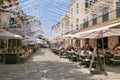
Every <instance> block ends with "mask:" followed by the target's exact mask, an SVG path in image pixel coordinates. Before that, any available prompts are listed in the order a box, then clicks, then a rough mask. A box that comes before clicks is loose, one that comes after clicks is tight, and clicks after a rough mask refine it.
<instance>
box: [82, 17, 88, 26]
mask: <svg viewBox="0 0 120 80" xmlns="http://www.w3.org/2000/svg"><path fill="white" fill-rule="evenodd" d="M83 22H84V23H83V28H86V27H88V25H89V23H88V17H86V18H84V20H83Z"/></svg>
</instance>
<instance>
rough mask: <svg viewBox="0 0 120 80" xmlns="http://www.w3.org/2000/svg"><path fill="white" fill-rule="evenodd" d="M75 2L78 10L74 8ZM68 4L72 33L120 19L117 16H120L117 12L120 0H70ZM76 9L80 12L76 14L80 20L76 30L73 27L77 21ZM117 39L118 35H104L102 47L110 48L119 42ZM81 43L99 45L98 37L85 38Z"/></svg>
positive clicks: (112, 22)
mask: <svg viewBox="0 0 120 80" xmlns="http://www.w3.org/2000/svg"><path fill="white" fill-rule="evenodd" d="M77 2H78V3H79V5H80V7H79V10H80V11H78V10H77V9H76V8H77V5H78V3H77ZM70 4H72V5H70V11H71V16H73V18H72V17H71V18H70V23H71V29H72V32H71V33H73V34H75V33H78V32H82V31H87V30H91V29H95V28H98V27H103V26H105V25H110V24H114V23H117V22H119V20H120V18H119V17H120V14H119V12H120V8H119V7H120V6H119V5H120V1H119V0H71V2H70ZM75 6H76V7H75ZM77 11H78V12H80V13H79V14H78V15H79V17H78V18H79V21H80V26H79V28H78V30H77V29H75V28H76V22H78V20H77V17H76V16H77V14H76V13H77ZM74 18H75V19H76V20H75V19H74ZM72 23H73V25H72ZM72 27H74V28H72ZM113 27H114V26H113ZM119 40H120V39H119V37H118V36H111V37H105V38H104V43H105V45H104V47H105V48H111V49H112V48H113V47H114V46H115V45H116V44H119V42H120V41H119ZM113 41H114V43H113ZM83 43H85V44H88V45H92V46H93V47H95V46H98V45H100V46H101V42H100V39H97V40H95V39H85V40H84V42H83Z"/></svg>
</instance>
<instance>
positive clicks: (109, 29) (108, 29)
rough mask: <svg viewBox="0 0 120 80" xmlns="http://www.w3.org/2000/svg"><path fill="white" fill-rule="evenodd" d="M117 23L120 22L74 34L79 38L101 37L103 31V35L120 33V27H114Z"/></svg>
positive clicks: (119, 23)
mask: <svg viewBox="0 0 120 80" xmlns="http://www.w3.org/2000/svg"><path fill="white" fill-rule="evenodd" d="M117 25H120V22H118V23H114V24H111V25H107V26H103V27H99V28H95V29H91V30H87V31H82V32H78V33H76V34H74V36H76V37H79V38H100V37H101V35H100V34H101V32H102V37H107V36H114V35H120V28H114V27H115V26H117Z"/></svg>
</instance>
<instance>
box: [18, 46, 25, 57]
mask: <svg viewBox="0 0 120 80" xmlns="http://www.w3.org/2000/svg"><path fill="white" fill-rule="evenodd" d="M24 53H25V50H24V49H23V48H20V49H19V50H18V54H19V55H20V56H22V55H23V54H24Z"/></svg>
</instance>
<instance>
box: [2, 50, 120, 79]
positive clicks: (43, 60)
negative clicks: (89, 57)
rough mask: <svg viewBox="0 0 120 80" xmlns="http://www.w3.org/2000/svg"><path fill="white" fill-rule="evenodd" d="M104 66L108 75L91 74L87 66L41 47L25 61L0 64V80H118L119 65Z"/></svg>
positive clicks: (119, 73)
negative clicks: (60, 56)
mask: <svg viewBox="0 0 120 80" xmlns="http://www.w3.org/2000/svg"><path fill="white" fill-rule="evenodd" d="M106 67H107V69H106V70H107V72H108V76H104V75H103V74H101V75H91V74H90V72H89V69H88V68H84V67H83V66H80V65H78V64H77V63H75V62H71V61H69V60H68V59H64V58H59V56H57V55H54V54H53V53H51V52H50V50H49V49H42V50H41V51H37V53H35V54H33V56H31V57H30V59H28V60H27V61H26V62H25V63H21V64H0V80H120V67H109V66H106Z"/></svg>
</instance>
